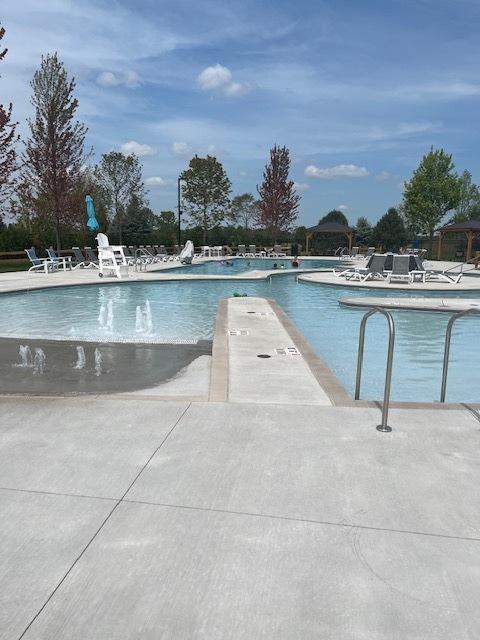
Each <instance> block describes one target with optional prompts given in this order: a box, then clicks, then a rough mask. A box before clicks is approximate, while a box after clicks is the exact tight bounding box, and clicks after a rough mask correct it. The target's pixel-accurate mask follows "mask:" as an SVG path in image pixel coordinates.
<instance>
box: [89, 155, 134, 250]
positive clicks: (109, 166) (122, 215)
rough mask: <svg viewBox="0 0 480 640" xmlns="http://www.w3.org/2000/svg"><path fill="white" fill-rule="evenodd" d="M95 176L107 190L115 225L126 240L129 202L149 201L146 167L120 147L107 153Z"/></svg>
mask: <svg viewBox="0 0 480 640" xmlns="http://www.w3.org/2000/svg"><path fill="white" fill-rule="evenodd" d="M95 176H96V179H97V180H98V184H99V186H100V188H101V190H102V192H103V198H104V200H105V203H106V207H107V210H108V215H109V219H110V223H111V225H112V228H113V229H115V230H116V231H117V233H118V242H119V244H123V225H124V223H125V220H126V213H127V208H128V205H129V204H130V203H131V202H132V199H133V198H134V199H135V200H134V202H135V203H137V204H139V205H142V206H143V205H144V204H145V186H144V184H143V179H142V167H141V165H140V162H139V160H138V158H137V156H136V155H134V154H132V155H128V156H125V155H124V154H123V153H120V152H119V151H111V152H110V153H104V154H103V155H102V157H101V160H100V162H99V164H98V165H97V167H96V169H95Z"/></svg>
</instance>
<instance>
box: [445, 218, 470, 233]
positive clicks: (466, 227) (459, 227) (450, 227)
mask: <svg viewBox="0 0 480 640" xmlns="http://www.w3.org/2000/svg"><path fill="white" fill-rule="evenodd" d="M437 231H443V232H444V233H445V232H449V233H462V232H464V231H475V232H477V233H480V220H465V222H455V223H454V224H446V225H445V226H444V227H440V229H437Z"/></svg>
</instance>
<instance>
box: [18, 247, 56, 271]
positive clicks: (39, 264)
mask: <svg viewBox="0 0 480 640" xmlns="http://www.w3.org/2000/svg"><path fill="white" fill-rule="evenodd" d="M25 253H26V254H27V256H28V259H29V260H30V262H31V263H32V266H31V267H30V269H29V270H28V271H29V272H32V273H38V272H40V271H43V273H51V272H52V271H56V269H57V265H56V264H55V263H54V262H52V261H51V260H50V258H39V257H38V256H37V253H36V251H35V247H30V249H25Z"/></svg>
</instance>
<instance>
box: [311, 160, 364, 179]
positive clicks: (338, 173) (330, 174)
mask: <svg viewBox="0 0 480 640" xmlns="http://www.w3.org/2000/svg"><path fill="white" fill-rule="evenodd" d="M305 175H306V176H308V177H310V178H319V179H320V180H333V179H334V178H364V177H365V176H368V175H369V173H368V171H367V170H366V169H365V167H357V165H355V164H338V165H336V166H335V167H327V168H326V169H320V168H318V167H316V166H315V165H313V164H310V165H308V167H307V168H306V169H305Z"/></svg>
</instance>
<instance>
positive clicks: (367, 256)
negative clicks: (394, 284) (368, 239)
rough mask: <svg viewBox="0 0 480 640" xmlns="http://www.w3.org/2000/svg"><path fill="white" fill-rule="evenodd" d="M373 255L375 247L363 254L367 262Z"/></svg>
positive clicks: (369, 248)
mask: <svg viewBox="0 0 480 640" xmlns="http://www.w3.org/2000/svg"><path fill="white" fill-rule="evenodd" d="M374 253H375V247H368V250H367V253H366V254H365V256H364V258H365V260H368V258H370V257H371V256H373V254H374Z"/></svg>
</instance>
